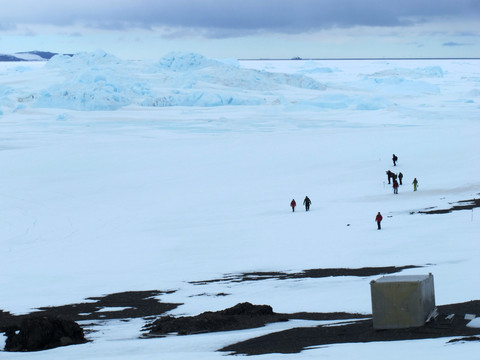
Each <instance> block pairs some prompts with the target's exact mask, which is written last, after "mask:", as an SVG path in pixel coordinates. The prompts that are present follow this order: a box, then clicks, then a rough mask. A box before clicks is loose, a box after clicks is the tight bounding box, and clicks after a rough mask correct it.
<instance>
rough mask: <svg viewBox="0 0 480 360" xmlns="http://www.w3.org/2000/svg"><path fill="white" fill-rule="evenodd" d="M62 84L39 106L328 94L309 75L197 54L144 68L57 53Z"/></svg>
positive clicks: (38, 98) (254, 101)
mask: <svg viewBox="0 0 480 360" xmlns="http://www.w3.org/2000/svg"><path fill="white" fill-rule="evenodd" d="M46 67H47V68H48V69H53V70H56V71H58V72H59V73H60V74H61V77H62V78H63V79H64V80H63V81H61V82H59V83H57V84H55V85H52V86H50V87H48V88H46V89H43V90H41V91H40V92H39V93H38V94H36V95H35V96H34V106H35V107H42V108H61V109H72V110H115V109H118V108H121V107H124V106H128V105H140V106H201V107H202V106H203V107H206V106H223V105H260V104H264V103H268V102H269V101H271V102H273V101H275V100H278V99H271V97H272V96H271V95H269V94H265V92H268V91H275V90H280V89H281V88H282V87H295V88H300V89H309V90H324V89H325V86H324V85H322V84H321V83H319V82H318V81H316V80H313V79H312V78H309V77H307V76H304V75H296V74H293V75H288V74H281V73H270V72H266V71H258V70H251V69H242V68H240V66H239V65H238V62H236V61H232V60H227V61H219V60H214V59H208V58H205V57H204V56H202V55H199V54H193V53H169V54H167V55H166V56H164V57H163V58H162V59H160V60H159V61H158V62H156V63H154V64H152V65H150V66H145V64H137V63H135V62H126V61H122V60H120V59H118V58H116V57H115V56H112V55H109V54H106V53H105V52H103V51H97V52H94V53H79V54H76V55H74V56H72V57H71V56H64V55H58V56H55V57H53V58H52V59H51V60H50V61H49V62H48V63H47V65H46Z"/></svg>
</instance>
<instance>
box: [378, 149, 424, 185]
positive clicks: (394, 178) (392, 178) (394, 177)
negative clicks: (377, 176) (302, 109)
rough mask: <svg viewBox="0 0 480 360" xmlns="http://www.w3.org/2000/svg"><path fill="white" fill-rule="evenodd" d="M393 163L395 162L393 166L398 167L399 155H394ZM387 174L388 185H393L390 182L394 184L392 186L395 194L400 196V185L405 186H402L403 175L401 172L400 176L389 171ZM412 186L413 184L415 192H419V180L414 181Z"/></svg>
mask: <svg viewBox="0 0 480 360" xmlns="http://www.w3.org/2000/svg"><path fill="white" fill-rule="evenodd" d="M392 161H393V166H397V161H398V157H397V155H395V154H393V157H392ZM386 173H387V179H388V184H391V182H390V181H392V182H393V185H392V187H393V193H394V194H398V187H399V185H403V184H402V180H403V174H402V173H401V172H399V173H398V175H397V174H395V173H394V172H392V171H390V170H387V171H386ZM397 179H398V181H397ZM412 184H413V191H417V188H418V180H417V178H415V179H413V182H412Z"/></svg>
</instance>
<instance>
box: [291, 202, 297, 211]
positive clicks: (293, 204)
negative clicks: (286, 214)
mask: <svg viewBox="0 0 480 360" xmlns="http://www.w3.org/2000/svg"><path fill="white" fill-rule="evenodd" d="M290 206H291V207H292V212H295V206H297V203H296V202H295V199H292V201H291V202H290Z"/></svg>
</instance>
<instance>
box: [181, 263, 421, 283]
mask: <svg viewBox="0 0 480 360" xmlns="http://www.w3.org/2000/svg"><path fill="white" fill-rule="evenodd" d="M421 267H422V266H417V265H406V266H399V267H397V266H383V267H363V268H356V269H349V268H329V269H328V268H327V269H308V270H303V271H301V272H297V273H286V272H277V271H273V272H249V273H242V274H228V275H225V276H224V277H223V278H221V279H212V280H201V281H191V282H190V284H193V285H206V284H210V283H238V282H245V281H259V280H272V279H273V280H289V279H305V278H324V277H332V276H359V277H368V276H377V275H388V274H394V273H398V272H400V271H403V270H407V269H415V268H421Z"/></svg>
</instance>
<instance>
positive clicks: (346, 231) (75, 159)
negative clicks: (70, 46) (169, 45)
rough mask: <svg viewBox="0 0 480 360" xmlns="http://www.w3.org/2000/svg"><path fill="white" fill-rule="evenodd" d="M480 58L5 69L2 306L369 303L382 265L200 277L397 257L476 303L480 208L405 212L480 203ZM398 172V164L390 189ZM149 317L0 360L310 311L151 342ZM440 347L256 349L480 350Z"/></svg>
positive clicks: (197, 340) (169, 346)
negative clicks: (338, 273)
mask: <svg viewBox="0 0 480 360" xmlns="http://www.w3.org/2000/svg"><path fill="white" fill-rule="evenodd" d="M479 65H480V61H478V60H428V61H427V60H425V61H420V60H415V61H413V60H412V61H408V60H377V61H374V60H370V61H346V60H345V61H242V62H238V61H236V60H231V59H229V60H221V61H219V60H213V59H206V58H204V57H202V56H200V55H196V54H168V55H166V56H165V57H164V58H162V59H160V60H159V61H158V62H155V63H145V62H127V61H123V60H120V59H117V58H115V57H113V56H111V55H108V54H105V53H102V52H96V53H91V54H79V55H77V56H75V57H73V58H70V57H62V56H57V57H54V58H53V59H52V60H50V61H49V62H47V63H37V62H35V63H27V64H24V63H3V64H0V79H1V82H0V127H1V132H0V169H1V174H2V175H1V176H0V204H1V206H0V254H1V255H0V259H1V260H0V264H1V266H2V271H1V272H0V287H1V289H2V292H1V296H0V309H2V310H4V311H9V312H12V313H15V314H20V313H27V312H30V311H32V310H33V309H36V308H39V307H43V306H50V305H51V306H56V305H64V304H71V303H79V302H82V301H84V299H86V298H88V297H92V296H101V295H104V294H111V293H115V292H123V291H131V290H153V289H157V290H165V291H166V290H175V292H173V293H171V294H165V295H162V296H161V297H160V299H161V301H164V302H178V303H183V304H184V305H182V306H179V307H178V308H177V309H175V310H173V311H172V312H171V314H173V315H196V314H198V313H201V312H203V311H207V310H212V311H213V310H219V309H224V308H227V307H230V306H233V305H235V304H236V303H238V302H244V301H249V302H251V303H254V304H269V305H271V306H272V307H273V309H274V311H276V312H300V311H310V312H330V311H345V312H361V313H367V314H368V313H371V302H370V285H369V282H370V281H371V280H373V279H375V278H377V277H366V278H359V277H333V278H323V279H302V280H299V279H292V280H284V281H277V280H264V281H252V282H241V283H209V284H205V285H194V284H191V283H190V282H192V281H201V280H209V279H218V278H221V277H222V276H223V275H225V274H231V273H244V272H254V271H285V272H297V271H301V270H304V269H313V268H339V267H348V268H357V267H364V266H404V265H418V266H425V267H424V268H421V269H412V270H407V271H404V272H403V273H402V274H426V273H429V272H431V273H432V274H433V275H434V281H435V296H436V302H437V304H449V303H454V302H464V301H469V300H474V299H479V291H478V289H479V288H480V281H479V279H478V276H477V273H478V265H479V263H478V259H479V258H480V245H479V241H478V239H479V234H480V231H479V230H480V212H479V211H480V210H478V209H474V210H464V211H456V212H452V213H449V214H442V215H422V214H411V212H414V211H418V210H422V209H425V208H429V207H438V208H448V207H450V206H451V205H450V203H454V202H457V201H460V200H466V199H472V198H474V197H477V198H478V196H479V193H480V167H479V162H480V151H479V150H480V145H479V139H478V136H479V135H480V116H479V114H480V105H479V103H480V66H479ZM393 153H395V154H396V155H397V156H398V157H399V161H398V164H397V166H396V167H393V164H392V161H391V157H392V154H393ZM389 169H390V170H392V171H394V172H400V171H401V172H402V173H403V174H404V180H403V182H404V185H403V186H401V187H400V190H399V194H398V195H394V194H393V193H392V189H391V187H390V186H389V185H388V184H387V183H386V182H387V177H386V174H385V171H386V170H389ZM414 177H416V178H417V179H418V181H419V190H418V191H417V192H414V191H413V186H412V185H411V183H412V180H413V178H414ZM306 195H308V196H309V197H310V199H311V200H312V207H311V211H310V212H308V213H307V212H305V211H304V210H303V208H302V206H301V203H302V201H303V198H304V197H305V196H306ZM292 198H295V200H296V201H297V204H298V205H299V206H298V207H297V211H295V213H292V212H291V209H290V208H289V203H290V201H291V199H292ZM378 211H380V212H381V213H382V214H383V216H384V221H383V223H382V225H383V228H382V230H381V231H377V230H376V224H375V221H374V218H375V215H376V214H377V212H378ZM218 293H225V294H229V295H228V296H214V295H215V294H218ZM201 294H203V295H201ZM144 324H145V321H143V320H141V319H139V320H132V321H130V322H121V321H105V322H103V323H99V325H98V326H97V327H96V328H95V329H96V330H99V331H98V332H95V333H92V334H90V335H89V338H90V339H91V340H93V342H90V343H88V344H85V345H79V346H73V347H64V348H58V349H54V350H49V351H45V352H38V353H7V352H0V359H56V358H58V359H113V358H114V359H129V360H130V359H151V358H154V357H161V358H165V359H191V358H193V357H195V358H196V359H217V358H223V357H224V356H225V354H224V353H219V352H216V350H218V349H220V348H222V347H223V346H226V345H229V344H232V343H235V342H238V341H240V340H243V339H248V338H252V337H255V336H258V335H260V334H265V333H269V332H273V331H278V330H282V329H286V328H290V327H296V326H315V325H318V324H319V322H309V321H295V322H288V323H280V324H273V325H268V326H267V327H265V328H261V329H253V330H243V331H235V332H225V333H214V334H203V335H194V336H183V337H176V336H171V337H167V338H161V339H150V340H140V339H138V337H139V335H140V329H141V327H142V326H143V325H144ZM447 340H448V339H435V340H421V341H419V340H417V341H402V342H389V343H369V344H346V345H334V346H329V347H326V348H318V349H309V350H306V351H304V352H302V353H300V354H292V355H280V354H273V355H262V356H261V358H262V359H293V358H294V359H313V358H315V359H317V358H333V359H345V358H351V357H352V354H355V357H357V358H370V359H384V358H385V357H386V356H387V354H388V358H390V359H404V358H407V357H409V356H410V357H411V358H418V357H419V354H421V357H422V358H423V359H440V358H441V359H446V358H453V357H455V358H460V357H464V358H475V357H476V356H477V355H476V354H477V353H478V345H477V344H476V343H457V344H455V345H451V344H449V345H447V344H446V341H447ZM0 345H1V341H0ZM1 347H2V348H3V346H1ZM253 358H257V357H255V356H254V357H253ZM258 358H260V357H258Z"/></svg>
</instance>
